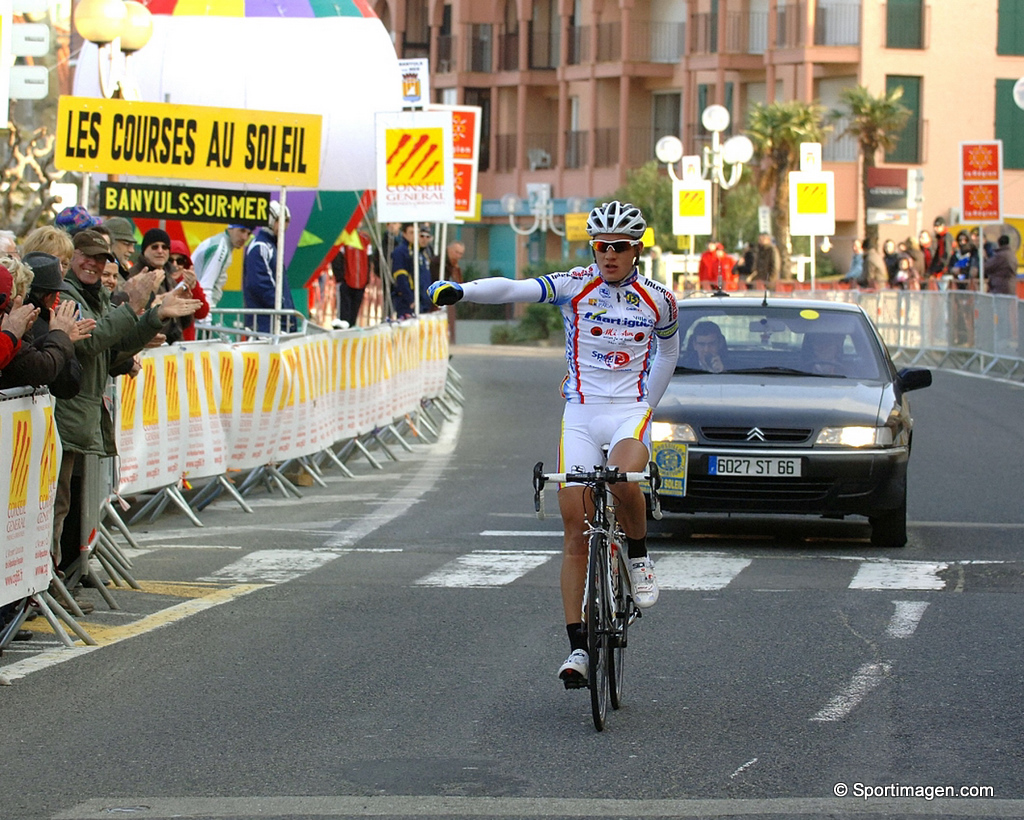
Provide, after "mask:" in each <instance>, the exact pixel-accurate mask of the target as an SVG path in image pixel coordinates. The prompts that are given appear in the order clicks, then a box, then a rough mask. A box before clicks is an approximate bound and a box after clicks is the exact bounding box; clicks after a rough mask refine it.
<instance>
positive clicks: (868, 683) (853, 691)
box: [811, 662, 892, 723]
mask: <svg viewBox="0 0 1024 820" xmlns="http://www.w3.org/2000/svg"><path fill="white" fill-rule="evenodd" d="M891 670H892V666H891V665H890V664H888V663H885V662H882V663H866V664H864V665H863V666H862V667H861V668H860V669H858V670H857V672H856V674H855V675H854V676H853V679H852V680H851V681H850V682H849V684H847V685H846V687H845V688H844V689H843V690H842V691H841V692H839V694H837V695H836V696H835V697H834V698H832V700H830V701H829V702H828V703H827V704H825V706H823V707H822V708H821V709H820V710H819V711H818V712H817V713H816V714H815V715H814V716H813V717H812V718H811V720H813V721H818V722H821V723H834V722H835V721H837V720H842V719H843V718H845V717H846V716H847V715H849V714H850V712H852V711H853V710H854V709H856V708H857V705H858V704H859V703H860V702H861V701H862V700H864V698H865V697H866V696H867V695H868V693H869V692H871V690H872V689H874V688H875V687H877V686H878V685H879V684H880V683H881V682H882V681H883V680H884V679H885V678H886V677H887V676H888V675H889V673H890V671H891Z"/></svg>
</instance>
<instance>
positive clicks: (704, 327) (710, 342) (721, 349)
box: [679, 321, 728, 373]
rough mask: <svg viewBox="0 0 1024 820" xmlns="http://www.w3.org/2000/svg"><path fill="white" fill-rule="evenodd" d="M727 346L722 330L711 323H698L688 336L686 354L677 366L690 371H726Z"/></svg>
mask: <svg viewBox="0 0 1024 820" xmlns="http://www.w3.org/2000/svg"><path fill="white" fill-rule="evenodd" d="M726 359H728V345H727V343H726V341H725V335H724V334H723V333H722V329H721V328H720V327H719V326H718V325H716V324H715V323H714V322H711V321H704V322H698V323H697V325H696V326H695V327H694V328H693V333H691V334H690V341H689V342H688V343H687V346H686V352H685V353H684V354H683V357H682V359H681V360H680V362H679V364H680V365H681V366H682V367H688V368H690V369H691V370H707V371H708V372H709V373H721V372H722V371H723V370H725V369H726V364H725V362H726Z"/></svg>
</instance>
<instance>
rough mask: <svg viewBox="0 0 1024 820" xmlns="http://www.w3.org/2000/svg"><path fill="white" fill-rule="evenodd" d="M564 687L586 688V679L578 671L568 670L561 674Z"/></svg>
mask: <svg viewBox="0 0 1024 820" xmlns="http://www.w3.org/2000/svg"><path fill="white" fill-rule="evenodd" d="M562 683H564V684H565V688H566V689H587V688H589V687H588V684H587V679H586V678H585V677H584V676H583V675H581V674H580V673H579V672H568V673H566V674H565V675H563V676H562Z"/></svg>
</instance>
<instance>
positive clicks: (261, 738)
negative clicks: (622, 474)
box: [0, 348, 1024, 820]
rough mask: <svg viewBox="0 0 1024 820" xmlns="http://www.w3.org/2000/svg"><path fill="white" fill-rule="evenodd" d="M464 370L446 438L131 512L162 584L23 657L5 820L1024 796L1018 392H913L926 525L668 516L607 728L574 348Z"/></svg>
mask: <svg viewBox="0 0 1024 820" xmlns="http://www.w3.org/2000/svg"><path fill="white" fill-rule="evenodd" d="M454 364H455V366H456V367H457V368H458V370H459V372H460V373H461V374H462V376H463V378H464V389H465V392H466V394H467V403H466V407H465V410H464V413H463V414H462V417H461V419H459V420H458V421H457V422H453V423H449V424H447V425H445V429H444V431H443V433H442V437H441V441H439V442H437V443H433V444H430V445H425V444H416V445H415V446H414V452H413V453H405V452H404V451H402V452H400V453H398V461H397V462H388V463H385V464H384V469H382V470H375V469H373V468H372V467H371V466H370V465H369V464H368V463H367V462H365V461H353V462H352V466H353V469H354V470H355V471H356V473H357V476H356V478H355V479H349V478H343V477H342V476H341V475H340V474H339V473H338V472H337V471H335V472H334V473H328V474H327V478H328V482H329V486H328V488H327V489H322V488H317V487H313V488H308V489H304V490H303V492H304V494H305V497H304V498H303V499H302V500H301V501H286V500H284V499H282V498H281V497H280V496H275V495H271V494H269V493H267V492H264V491H259V492H258V493H257V494H255V495H254V496H252V497H251V501H252V503H253V504H254V507H255V509H256V512H255V513H254V514H252V515H247V514H245V513H244V512H242V511H241V510H240V509H239V508H238V507H237V506H236V505H234V504H233V502H230V501H218V502H217V503H215V504H214V505H211V506H210V507H208V508H207V509H206V510H205V511H203V513H202V518H203V521H204V524H205V525H206V526H205V527H204V528H202V529H199V528H194V527H192V526H191V525H189V524H188V522H187V521H186V519H185V518H184V517H183V516H181V515H180V514H177V513H174V512H170V511H169V512H167V513H165V514H164V515H162V516H161V517H160V518H158V519H157V521H156V522H154V523H152V524H148V523H147V524H145V525H137V526H133V532H135V533H136V535H137V537H138V539H139V541H140V543H141V544H142V546H143V547H144V551H142V552H140V553H138V554H134V556H133V561H134V570H135V574H136V577H137V578H139V579H140V580H141V581H143V585H144V587H145V588H146V590H147V591H146V592H135V591H125V590H117V591H116V595H117V600H118V601H119V603H120V604H121V605H122V609H121V610H120V611H117V612H111V611H109V610H106V609H105V608H104V607H103V606H101V605H98V606H97V609H96V612H95V613H94V614H93V615H91V616H88V617H87V618H86V619H85V620H86V624H87V627H88V628H89V629H90V631H91V632H92V633H93V634H94V635H95V636H96V637H97V638H98V639H99V640H100V643H101V644H102V646H101V648H99V649H97V650H85V649H74V650H67V649H63V648H60V647H58V646H55V645H54V644H53V642H52V637H51V638H47V636H46V635H45V634H44V632H43V628H42V626H41V625H40V621H38V620H37V621H36V622H34V623H33V624H32V628H33V629H37V630H39V633H38V634H39V639H38V640H35V641H33V642H31V643H30V644H29V645H27V646H25V645H23V646H19V647H18V648H17V649H16V650H14V651H8V652H6V653H5V655H4V657H3V658H2V659H0V674H6V675H8V676H9V677H11V678H12V679H13V683H12V685H11V686H8V687H2V688H0V701H2V704H3V705H2V710H3V711H2V714H3V723H4V728H3V732H2V733H0V761H2V763H0V766H2V772H3V776H2V778H0V817H3V818H5V820H6V818H19V820H20V818H67V820H72V819H75V820H79V819H80V818H109V817H112V816H113V817H117V816H131V817H141V818H157V817H159V818H165V817H202V818H250V817H256V816H258V817H261V818H267V817H269V818H298V817H336V818H349V817H367V816H374V817H420V818H447V817H453V816H466V817H499V816H500V817H524V818H525V817H530V818H534V817H565V818H577V817H638V818H639V817H730V816H746V817H764V818H785V817H801V816H807V817H824V816H828V817H845V816H853V815H859V814H862V813H870V814H877V815H880V816H886V817H903V816H922V815H925V816H932V817H940V816H969V817H1019V816H1024V765H1022V756H1024V755H1022V747H1021V741H1020V739H1021V737H1022V736H1024V726H1022V722H1024V721H1022V716H1021V710H1020V692H1021V691H1022V688H1024V686H1022V684H1024V673H1022V671H1021V655H1022V638H1021V629H1020V624H1021V622H1022V618H1024V612H1022V606H1021V595H1020V593H1021V592H1022V591H1024V575H1022V570H1024V555H1022V548H1021V543H1022V538H1021V534H1022V531H1024V510H1022V508H1021V505H1020V503H1019V500H1018V495H1019V492H1020V487H1021V486H1024V482H1022V480H1021V479H1022V475H1021V473H1022V469H1024V468H1022V466H1021V459H1020V450H1021V448H1020V445H1019V441H1020V433H1019V430H1018V429H1017V427H1018V419H1019V418H1020V417H1021V408H1022V395H1024V394H1022V389H1021V388H1020V387H1017V386H1013V385H1006V384H1001V383H997V382H990V381H985V380H981V379H974V378H969V377H964V376H959V375H954V374H947V373H937V374H936V378H935V384H934V386H933V387H932V388H930V389H929V390H925V391H922V392H920V393H915V394H914V395H913V397H912V399H913V401H912V404H913V408H914V415H915V417H916V419H917V428H916V432H915V440H914V455H913V458H912V463H911V477H910V492H909V518H910V525H909V530H910V543H909V544H908V546H907V547H906V548H905V549H903V550H891V551H884V550H875V549H873V548H871V547H870V545H869V543H868V541H867V537H868V531H867V526H866V524H865V523H863V522H856V521H851V522H815V521H801V520H799V519H785V520H771V519H769V520H767V521H765V520H760V521H749V520H725V519H704V518H701V519H699V520H697V521H692V520H691V521H689V522H688V523H689V525H690V526H689V527H688V528H686V529H687V530H688V531H687V532H685V533H684V532H683V531H682V530H683V528H681V527H679V526H678V525H679V523H680V522H678V521H676V522H671V521H670V522H667V523H664V522H663V524H661V525H659V527H658V530H657V532H655V533H652V537H651V543H652V550H653V553H654V555H655V558H656V559H657V561H658V566H659V576H660V577H661V578H662V583H663V589H664V592H663V593H662V596H661V600H660V601H659V603H658V605H657V606H656V607H655V608H654V609H653V610H651V611H650V612H649V613H648V615H646V616H645V617H644V618H643V620H642V621H641V622H640V623H639V624H638V625H637V627H636V628H635V630H634V631H633V632H632V633H631V641H630V649H629V651H628V653H627V654H628V656H629V657H628V661H627V662H628V668H627V691H626V696H625V700H626V702H625V706H624V708H623V709H621V710H619V711H618V712H615V713H612V714H610V715H609V720H608V728H607V729H606V731H605V732H603V733H601V734H598V733H596V732H595V731H594V729H593V725H592V723H591V719H590V714H589V700H588V697H587V694H586V692H585V691H579V692H565V691H563V690H562V688H561V686H560V684H559V683H558V681H557V680H556V679H555V671H556V669H557V667H558V664H559V663H560V662H561V660H562V659H563V658H564V655H565V653H566V649H567V647H566V640H565V635H564V630H563V628H562V626H561V625H560V610H561V607H560V604H559V599H558V587H557V551H558V549H559V546H560V537H559V524H558V521H557V517H556V518H553V519H549V520H546V521H538V520H537V519H536V518H535V516H534V515H533V513H532V492H531V489H530V475H531V471H532V466H533V464H534V463H535V462H536V461H538V460H544V461H547V462H551V463H553V461H554V447H555V444H556V440H557V427H558V416H559V410H560V400H559V398H558V396H557V387H558V384H559V382H560V380H561V375H562V373H563V364H562V361H561V359H560V357H559V356H558V353H557V352H548V351H506V350H500V349H491V348H456V351H455V358H454ZM548 506H549V509H552V510H553V509H554V508H555V504H554V497H553V494H552V496H551V497H549V504H548ZM87 594H89V595H90V596H93V598H92V599H93V600H94V601H96V602H97V603H99V599H98V597H96V596H97V593H96V592H95V591H91V592H89V593H87ZM936 787H941V788H943V789H945V788H947V787H950V788H952V789H954V790H955V791H956V794H957V797H954V798H945V799H931V798H934V797H936V794H937V792H936ZM961 788H966V789H967V790H968V792H965V793H964V794H963V796H960V795H961V792H960V791H959V790H960V789H961ZM844 789H845V790H847V794H846V795H843V794H841V793H842V792H843V790H844ZM837 795H838V796H837ZM915 795H916V796H915Z"/></svg>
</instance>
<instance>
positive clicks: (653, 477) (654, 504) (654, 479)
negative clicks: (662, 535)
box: [647, 461, 664, 521]
mask: <svg viewBox="0 0 1024 820" xmlns="http://www.w3.org/2000/svg"><path fill="white" fill-rule="evenodd" d="M647 472H648V475H649V478H648V479H647V483H648V484H649V485H650V487H651V518H653V519H654V520H655V521H661V519H662V516H663V515H664V513H662V511H661V499H660V498H658V490H660V489H661V471H660V470H658V465H657V464H656V463H654V462H653V461H652V462H651V463H650V464H648V465H647Z"/></svg>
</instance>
